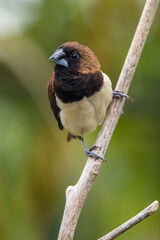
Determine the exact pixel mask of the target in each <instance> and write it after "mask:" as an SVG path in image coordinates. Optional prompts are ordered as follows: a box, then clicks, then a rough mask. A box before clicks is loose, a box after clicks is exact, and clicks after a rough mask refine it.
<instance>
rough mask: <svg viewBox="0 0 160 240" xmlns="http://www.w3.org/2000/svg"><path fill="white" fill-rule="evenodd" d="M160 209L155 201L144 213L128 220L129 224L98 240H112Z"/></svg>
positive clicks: (126, 223)
mask: <svg viewBox="0 0 160 240" xmlns="http://www.w3.org/2000/svg"><path fill="white" fill-rule="evenodd" d="M158 207H159V203H158V201H154V202H153V203H152V204H151V205H149V206H148V207H146V208H145V209H144V210H143V211H141V212H140V213H138V214H137V215H136V216H134V217H133V218H131V219H130V220H128V221H127V222H125V223H123V224H122V225H121V226H119V227H117V228H116V229H114V230H113V231H111V232H110V233H108V234H107V235H105V236H104V237H101V238H99V239H98V240H112V239H115V238H116V237H118V236H119V235H121V234H122V233H124V232H125V231H127V230H128V229H130V228H131V227H133V226H135V225H136V224H137V223H139V222H141V221H143V220H144V219H145V218H147V217H149V216H151V215H152V214H153V213H154V212H155V211H157V209H158Z"/></svg>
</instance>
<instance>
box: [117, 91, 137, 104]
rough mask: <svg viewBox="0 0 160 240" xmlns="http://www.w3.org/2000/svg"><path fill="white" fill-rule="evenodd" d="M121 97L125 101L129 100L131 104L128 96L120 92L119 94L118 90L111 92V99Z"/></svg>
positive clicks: (131, 99)
mask: <svg viewBox="0 0 160 240" xmlns="http://www.w3.org/2000/svg"><path fill="white" fill-rule="evenodd" d="M123 97H125V98H126V99H129V100H130V101H132V102H133V98H131V97H130V96H128V95H126V94H124V93H122V92H120V91H118V90H114V91H113V98H118V99H121V98H123Z"/></svg>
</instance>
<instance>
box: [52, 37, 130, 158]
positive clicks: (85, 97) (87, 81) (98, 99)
mask: <svg viewBox="0 0 160 240" xmlns="http://www.w3.org/2000/svg"><path fill="white" fill-rule="evenodd" d="M49 60H51V61H52V62H54V64H55V66H54V71H53V72H52V74H51V76H50V78H49V80H48V97H49V102H50V106H51V109H52V111H53V113H54V116H55V118H56V120H57V122H58V126H59V129H60V130H63V128H65V129H66V130H67V131H68V135H67V141H70V140H71V139H72V138H78V139H79V140H81V142H82V145H83V148H84V152H85V154H86V155H87V156H89V157H92V158H96V159H97V158H99V159H101V160H106V159H105V158H103V157H101V156H99V155H98V154H96V153H94V152H92V150H93V149H96V148H99V147H98V146H95V145H93V146H92V147H91V148H89V149H88V148H87V147H86V144H85V142H84V134H89V133H91V132H93V131H94V130H95V129H96V128H97V126H98V125H101V124H102V122H103V121H104V118H105V115H106V112H107V108H108V106H109V105H110V103H111V101H112V98H114V97H115V98H122V97H126V98H129V96H128V95H125V94H123V93H121V92H119V91H117V90H115V91H113V90H112V83H111V80H110V79H109V77H108V76H107V75H106V74H105V73H103V72H102V70H101V65H100V62H99V60H98V58H97V56H96V55H95V54H94V52H93V51H92V50H91V49H90V48H89V47H87V46H85V45H83V44H80V43H79V42H76V41H71V42H66V43H64V44H62V45H60V46H59V47H58V48H57V49H56V50H55V51H54V53H53V54H52V55H51V56H50V58H49Z"/></svg>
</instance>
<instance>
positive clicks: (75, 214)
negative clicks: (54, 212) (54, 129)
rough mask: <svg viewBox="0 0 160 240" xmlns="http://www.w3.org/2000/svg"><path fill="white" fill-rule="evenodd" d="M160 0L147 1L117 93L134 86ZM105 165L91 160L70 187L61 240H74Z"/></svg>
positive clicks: (113, 115)
mask: <svg viewBox="0 0 160 240" xmlns="http://www.w3.org/2000/svg"><path fill="white" fill-rule="evenodd" d="M159 1H160V0H147V1H146V4H145V7H144V10H143V12H142V16H141V18H140V21H139V24H138V27H137V30H136V33H135V36H134V38H133V41H132V44H131V47H130V49H129V52H128V55H127V57H126V60H125V63H124V66H123V69H122V72H121V74H120V77H119V80H118V83H117V86H116V89H118V90H119V91H121V92H123V93H125V94H126V93H127V92H128V89H129V86H130V84H131V81H132V78H133V75H134V72H135V69H136V66H137V63H138V60H139V58H140V55H141V52H142V49H143V46H144V43H145V41H146V38H147V36H148V33H149V30H150V27H151V24H152V21H153V19H154V16H155V13H156V10H157V7H158V4H159ZM124 101H125V99H122V100H116V99H114V100H113V101H112V103H111V104H110V107H109V109H108V112H107V115H106V119H105V121H104V123H103V126H102V128H101V130H100V132H99V135H98V137H97V140H96V142H95V144H96V145H97V146H99V147H100V149H98V150H96V151H95V152H96V153H97V154H99V155H101V156H104V154H105V152H106V150H107V147H108V145H109V142H110V139H111V137H112V134H113V132H114V129H115V127H116V125H117V122H118V119H119V117H120V115H121V113H122V108H123V105H124ZM101 163H102V161H101V160H100V159H97V160H95V159H92V158H88V160H87V162H86V165H85V167H84V170H83V172H82V174H81V176H80V178H79V180H78V182H77V184H76V185H75V186H69V187H68V188H67V190H66V204H65V209H64V214H63V219H62V223H61V227H60V232H59V236H58V240H72V239H73V236H74V232H75V229H76V225H77V222H78V218H79V215H80V212H81V210H82V207H83V205H84V203H85V200H86V198H87V195H88V193H89V191H90V190H91V188H92V186H93V184H94V182H95V180H96V177H97V175H98V174H99V171H100V166H101Z"/></svg>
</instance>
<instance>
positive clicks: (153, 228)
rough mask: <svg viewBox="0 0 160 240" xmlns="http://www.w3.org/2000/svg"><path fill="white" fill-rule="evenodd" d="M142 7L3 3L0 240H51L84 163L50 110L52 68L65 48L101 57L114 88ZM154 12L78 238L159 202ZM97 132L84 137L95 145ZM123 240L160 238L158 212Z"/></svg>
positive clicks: (159, 36)
mask: <svg viewBox="0 0 160 240" xmlns="http://www.w3.org/2000/svg"><path fill="white" fill-rule="evenodd" d="M144 2H145V1H142V0H137V1H135V0H130V1H127V0H115V1H113V0H77V1H74V0H34V1H27V0H14V1H11V0H1V2H0V22H1V24H0V239H1V240H22V239H23V240H28V239H30V240H44V239H45V240H51V239H56V237H57V234H58V231H59V226H60V222H61V218H62V214H63V208H64V203H65V189H66V188H67V186H68V185H74V184H75V183H76V182H77V180H78V178H79V176H80V174H81V172H82V169H83V167H84V165H85V162H86V159H87V158H86V156H85V154H84V152H83V149H82V146H81V143H80V141H78V140H73V141H72V142H71V143H67V142H66V135H67V132H66V131H63V132H62V131H60V130H59V129H58V126H57V123H56V121H55V119H54V117H53V114H52V112H51V110H50V106H49V102H48V98H47V81H48V78H49V76H50V74H51V72H52V70H53V63H51V62H49V61H48V58H49V56H50V55H51V54H52V53H53V52H54V50H55V49H56V48H57V47H58V46H59V45H61V44H62V43H64V42H66V41H73V40H76V41H79V42H80V43H82V44H85V45H87V46H89V47H90V48H91V49H92V50H93V51H94V52H95V53H96V55H97V56H98V58H99V60H100V62H101V68H102V70H103V71H104V72H105V73H107V75H108V76H109V77H110V79H111V80H112V83H113V88H114V87H115V84H116V82H117V79H118V76H119V74H120V71H121V68H122V66H123V63H124V60H125V57H126V54H127V51H128V49H129V46H130V43H131V40H132V38H133V35H134V32H135V29H136V26H137V23H138V21H139V18H140V15H141V12H142V9H143V6H144ZM159 23H160V9H158V12H157V14H156V18H155V21H154V23H153V25H152V28H151V31H150V34H149V37H148V39H147V42H146V44H145V47H144V50H143V53H142V56H141V59H140V61H139V64H138V67H137V69H136V72H135V75H134V78H133V82H132V84H131V87H130V90H129V95H130V96H132V97H133V99H134V102H133V103H132V102H130V101H126V103H125V106H124V114H123V115H122V116H121V118H120V120H119V123H118V125H117V127H116V130H115V132H114V134H113V137H112V140H111V142H110V145H109V148H108V150H107V153H106V155H105V157H106V158H107V159H108V160H109V164H106V163H103V164H102V167H101V172H100V174H99V176H98V178H97V180H96V182H95V184H94V186H93V188H92V190H91V192H90V194H89V196H88V199H87V201H86V203H85V205H84V208H83V210H82V213H81V215H80V219H79V222H78V226H77V229H76V233H75V240H80V239H87V240H90V239H97V238H99V237H101V236H103V235H105V234H106V233H108V232H109V231H111V230H112V229H114V228H115V227H117V226H119V225H120V224H122V223H123V222H124V221H126V220H128V219H129V218H131V217H132V216H134V215H135V214H137V213H138V212H139V211H141V210H142V209H143V208H145V207H146V206H147V205H149V204H150V203H151V202H153V201H154V200H160V94H159V92H160V24H159ZM97 134H98V129H97V130H96V131H95V132H94V133H92V134H90V135H88V136H86V137H85V140H86V144H87V146H88V147H89V146H91V145H92V144H93V143H94V141H95V139H96V136H97ZM119 239H126V240H128V239H130V240H132V239H137V240H140V239H141V240H143V239H144V240H150V239H154V240H158V239H160V212H159V210H158V211H157V212H156V213H155V214H154V215H153V216H152V217H150V218H148V219H146V220H145V221H143V222H142V223H140V224H138V225H137V226H136V227H134V228H132V229H131V230H129V231H127V232H126V233H124V234H123V235H121V236H120V237H119Z"/></svg>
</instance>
